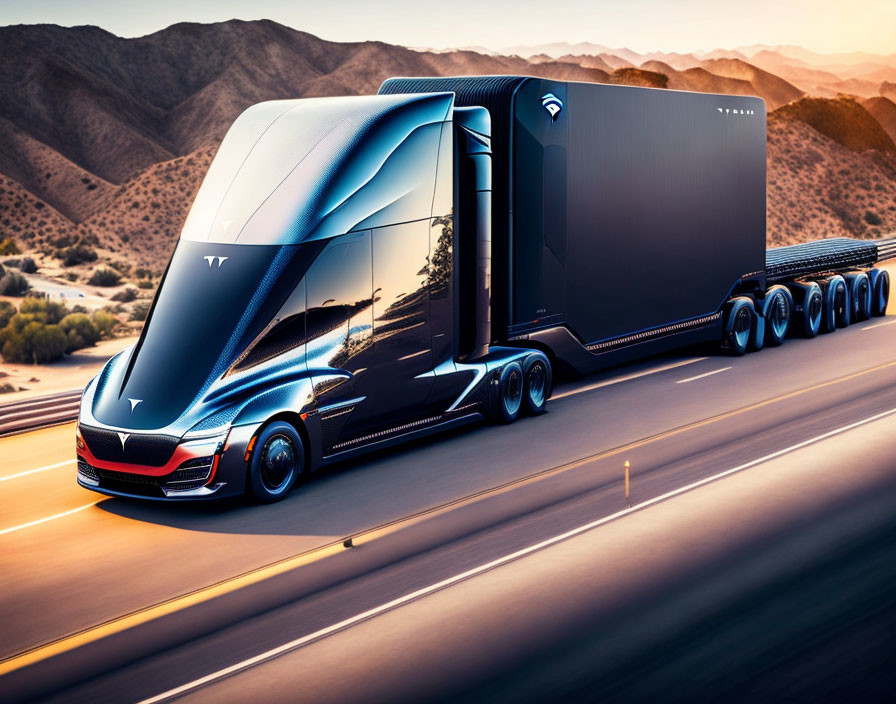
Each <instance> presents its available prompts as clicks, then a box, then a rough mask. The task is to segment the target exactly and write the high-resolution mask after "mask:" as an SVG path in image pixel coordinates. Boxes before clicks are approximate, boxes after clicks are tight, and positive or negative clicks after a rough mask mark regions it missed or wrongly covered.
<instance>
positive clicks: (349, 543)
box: [342, 538, 355, 548]
mask: <svg viewBox="0 0 896 704" xmlns="http://www.w3.org/2000/svg"><path fill="white" fill-rule="evenodd" d="M342 547H344V548H353V547H355V541H354V540H352V539H351V538H346V539H345V540H344V541H343V543H342Z"/></svg>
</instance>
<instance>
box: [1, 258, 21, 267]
mask: <svg viewBox="0 0 896 704" xmlns="http://www.w3.org/2000/svg"><path fill="white" fill-rule="evenodd" d="M3 263H4V264H6V266H11V267H12V268H13V269H18V268H19V264H21V263H22V262H21V260H19V259H6V260H4V262H3Z"/></svg>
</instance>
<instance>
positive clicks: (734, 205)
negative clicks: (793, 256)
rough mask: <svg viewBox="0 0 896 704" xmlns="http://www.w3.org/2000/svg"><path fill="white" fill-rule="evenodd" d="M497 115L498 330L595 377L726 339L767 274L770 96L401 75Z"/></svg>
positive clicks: (400, 83)
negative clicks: (634, 361) (728, 323)
mask: <svg viewBox="0 0 896 704" xmlns="http://www.w3.org/2000/svg"><path fill="white" fill-rule="evenodd" d="M380 90H381V92H383V93H419V92H430V91H453V92H454V93H455V95H456V102H457V104H458V105H483V106H485V107H486V108H488V109H489V111H490V113H491V116H492V137H493V142H492V143H493V154H494V156H493V163H494V167H493V168H494V178H493V223H492V294H491V295H492V336H493V338H494V341H495V342H505V343H506V342H508V341H511V342H512V341H522V340H526V341H528V342H530V343H531V342H541V343H542V344H544V345H546V346H547V347H549V348H550V349H551V351H552V352H553V353H554V354H555V356H556V357H558V358H559V359H562V360H563V361H565V362H567V363H570V364H571V365H572V366H573V367H575V368H577V369H579V370H580V371H583V372H587V371H591V370H593V369H596V368H598V367H601V366H607V365H609V364H616V363H619V362H622V361H625V360H626V359H630V358H633V357H637V356H643V355H644V354H649V353H651V352H659V351H661V350H663V349H668V348H670V347H676V346H681V345H684V344H688V343H691V342H698V341H702V340H709V339H713V340H718V339H719V337H720V335H721V332H720V331H721V321H722V313H723V307H724V305H725V302H726V301H727V300H728V299H729V298H730V296H731V295H732V293H733V292H735V291H737V290H755V289H761V288H763V287H764V285H765V280H764V268H765V197H766V196H765V194H766V185H765V170H766V162H765V139H766V137H765V125H766V113H765V104H764V102H763V101H762V100H761V99H760V98H754V97H740V96H728V95H712V94H703V93H686V92H680V91H668V90H657V89H651V88H637V87H630V86H617V85H600V84H590V83H564V82H559V81H551V80H544V79H538V78H526V77H518V76H486V77H463V78H436V79H432V78H429V79H426V78H416V79H415V78H411V79H407V78H399V79H390V80H388V81H386V82H385V83H384V84H383V87H382V88H381V89H380Z"/></svg>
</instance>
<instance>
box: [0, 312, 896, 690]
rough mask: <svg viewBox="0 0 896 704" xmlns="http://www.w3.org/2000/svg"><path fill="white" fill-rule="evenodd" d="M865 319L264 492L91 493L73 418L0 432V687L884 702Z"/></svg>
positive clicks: (879, 379) (875, 365)
mask: <svg viewBox="0 0 896 704" xmlns="http://www.w3.org/2000/svg"><path fill="white" fill-rule="evenodd" d="M893 313H894V306H893V303H892V302H891V306H890V315H889V316H888V317H885V318H876V319H872V320H870V321H866V322H862V323H859V324H856V325H854V326H851V327H850V328H848V329H845V330H839V331H837V332H835V333H833V334H829V335H824V336H821V337H819V338H818V339H816V340H801V339H793V340H788V341H787V342H786V343H785V344H784V345H783V346H782V347H780V348H776V349H766V350H763V351H761V352H757V353H752V354H749V355H747V356H746V357H743V358H739V359H734V358H730V357H724V356H720V355H717V354H712V353H710V352H705V351H702V350H689V351H688V352H687V353H686V354H680V355H678V356H667V357H660V358H654V359H651V360H648V361H647V362H644V363H640V364H637V365H630V366H626V367H621V368H617V369H614V370H611V371H609V372H606V373H603V374H601V375H597V376H593V377H589V378H587V379H580V380H575V381H567V382H564V383H563V384H561V385H560V386H558V387H557V388H556V389H555V393H554V398H553V399H552V400H551V402H550V403H549V406H548V409H549V411H548V413H547V414H546V415H545V416H542V417H539V418H527V419H523V420H521V421H520V422H518V423H516V424H514V425H512V426H508V427H488V426H484V425H483V426H478V427H474V428H472V429H467V430H464V431H460V432H455V433H453V434H448V435H447V436H440V437H436V438H433V439H430V440H427V441H425V442H418V443H416V444H413V445H411V446H407V447H402V448H397V449H394V450H390V451H388V452H382V453H379V454H376V455H373V456H370V457H367V458H363V459H360V460H357V461H353V462H351V463H346V464H343V465H340V466H337V467H334V468H332V469H328V470H326V471H325V472H324V473H323V474H322V475H320V476H316V477H315V478H314V479H313V480H312V481H311V482H310V483H308V484H307V485H305V486H301V487H298V488H297V489H296V490H295V491H294V492H293V494H292V495H291V496H290V497H289V498H288V499H287V500H285V501H283V502H282V503H279V504H275V505H270V506H253V505H250V504H247V503H244V502H231V503H225V504H203V505H195V506H194V505H184V504H175V505H164V504H156V503H148V502H139V501H129V500H123V499H117V498H103V497H100V496H99V495H97V494H93V493H91V492H88V491H86V490H84V489H81V488H80V487H78V485H77V484H76V483H75V464H74V461H73V458H74V424H72V423H69V424H65V425H58V426H54V427H52V428H48V429H43V430H38V431H34V432H30V433H25V434H20V435H16V436H12V437H8V438H4V439H2V440H0V457H2V460H0V495H2V501H0V594H2V597H0V624H2V638H0V700H2V701H24V700H28V699H48V700H51V701H91V702H106V701H108V702H123V701H142V700H150V701H166V700H169V699H184V700H187V701H201V702H228V701H232V702H245V701H247V700H251V699H261V698H264V699H265V700H267V701H275V702H279V701H284V702H286V701H289V702H293V701H309V702H319V701H339V702H341V701H357V702H379V701H382V702H399V701H439V700H462V701H490V702H492V701H533V702H534V701H550V700H563V701H569V700H598V701H602V702H603V701H647V700H663V701H669V700H694V699H697V700H705V699H710V698H718V699H725V700H750V701H755V700H763V701H766V700H788V701H819V700H822V699H824V700H831V699H834V700H838V699H846V698H851V699H856V700H861V699H865V700H884V699H889V698H891V693H892V691H893V690H892V688H893V686H894V684H896V590H894V589H893V588H892V585H893V584H894V581H896V317H893ZM625 461H628V462H629V463H630V465H631V496H630V500H629V501H627V500H626V497H625V490H624V482H623V464H624V462H625ZM629 504H630V505H631V507H629Z"/></svg>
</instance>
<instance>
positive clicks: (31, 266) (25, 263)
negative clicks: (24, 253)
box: [19, 257, 37, 274]
mask: <svg viewBox="0 0 896 704" xmlns="http://www.w3.org/2000/svg"><path fill="white" fill-rule="evenodd" d="M19 271H21V272H22V273H24V274H36V273H37V264H35V263H34V260H33V259H32V258H31V257H25V258H24V259H23V260H22V263H21V264H19Z"/></svg>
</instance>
